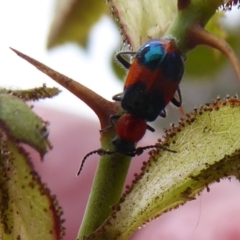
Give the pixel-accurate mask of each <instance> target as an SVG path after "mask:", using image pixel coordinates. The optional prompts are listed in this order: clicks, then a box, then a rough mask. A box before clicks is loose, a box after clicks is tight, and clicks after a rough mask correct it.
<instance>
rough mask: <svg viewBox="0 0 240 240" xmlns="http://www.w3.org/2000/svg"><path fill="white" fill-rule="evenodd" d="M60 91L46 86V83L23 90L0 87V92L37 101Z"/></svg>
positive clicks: (25, 99)
mask: <svg viewBox="0 0 240 240" xmlns="http://www.w3.org/2000/svg"><path fill="white" fill-rule="evenodd" d="M60 92H61V91H60V90H59V89H58V88H56V87H52V88H49V87H47V86H46V84H43V86H42V87H36V88H31V89H24V90H10V89H6V88H0V94H1V93H6V94H9V95H13V96H16V97H17V98H20V99H22V100H24V101H37V100H40V99H44V98H52V97H54V96H56V95H58V94H59V93H60Z"/></svg>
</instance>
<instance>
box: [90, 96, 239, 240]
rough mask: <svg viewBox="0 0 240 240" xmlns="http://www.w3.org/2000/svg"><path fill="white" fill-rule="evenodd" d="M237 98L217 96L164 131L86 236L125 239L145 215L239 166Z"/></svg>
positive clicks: (158, 211) (165, 207)
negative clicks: (101, 220)
mask: <svg viewBox="0 0 240 240" xmlns="http://www.w3.org/2000/svg"><path fill="white" fill-rule="evenodd" d="M239 119H240V100H239V99H238V97H234V98H228V99H227V100H220V99H218V100H216V101H214V102H213V103H211V104H207V105H205V106H204V107H201V108H200V109H198V110H197V109H196V110H195V111H194V112H193V113H192V114H189V115H187V118H186V119H185V120H181V121H180V122H179V126H172V129H170V130H166V136H165V138H166V139H165V141H164V145H166V146H167V147H168V148H170V149H173V150H176V151H177V153H175V154H173V153H170V152H167V151H164V150H161V151H158V152H154V153H152V154H151V157H150V159H149V161H148V162H147V163H146V162H145V163H144V165H143V167H142V172H141V173H140V174H139V175H138V176H136V179H135V180H134V181H133V184H132V186H130V187H129V188H128V190H127V192H126V193H125V194H124V195H123V196H122V198H121V199H120V202H119V203H118V204H116V205H115V207H114V211H113V213H112V215H111V216H110V217H109V218H108V219H107V220H106V222H105V224H104V225H103V226H101V227H100V228H99V229H98V231H97V232H95V233H94V234H93V235H91V237H90V236H89V237H87V238H86V239H105V240H107V239H111V240H113V239H118V240H121V239H128V238H129V236H130V235H131V234H132V233H133V232H134V231H135V230H136V229H137V228H138V227H140V226H141V225H143V224H144V223H145V222H147V221H148V220H149V219H152V218H154V217H157V216H159V215H161V214H162V213H164V212H166V211H169V210H170V209H172V208H175V207H177V206H179V205H180V204H183V203H185V202H187V201H190V200H193V199H194V196H195V195H196V194H197V193H199V192H200V191H201V190H202V189H203V188H204V187H206V186H208V184H210V183H212V182H214V181H218V180H219V179H220V178H223V177H226V176H232V175H235V176H237V177H239V174H240V172H239V169H240V121H239Z"/></svg>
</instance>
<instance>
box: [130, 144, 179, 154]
mask: <svg viewBox="0 0 240 240" xmlns="http://www.w3.org/2000/svg"><path fill="white" fill-rule="evenodd" d="M151 148H157V149H163V150H166V151H168V152H172V153H177V151H175V150H171V149H169V148H166V147H164V146H162V145H158V144H156V145H150V146H145V147H138V148H136V149H135V151H134V154H135V156H136V155H137V156H139V155H141V154H142V153H143V152H144V151H145V150H147V149H151Z"/></svg>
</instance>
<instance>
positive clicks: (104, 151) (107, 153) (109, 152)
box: [77, 148, 116, 176]
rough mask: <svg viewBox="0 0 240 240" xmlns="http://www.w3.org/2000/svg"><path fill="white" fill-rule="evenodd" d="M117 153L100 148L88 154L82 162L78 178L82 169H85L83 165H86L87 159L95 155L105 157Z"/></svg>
mask: <svg viewBox="0 0 240 240" xmlns="http://www.w3.org/2000/svg"><path fill="white" fill-rule="evenodd" d="M114 153H116V151H107V150H104V149H102V148H99V149H97V150H94V151H91V152H89V153H88V154H86V155H85V156H84V158H83V160H82V162H81V165H80V167H79V170H78V172H77V176H79V174H80V173H81V171H82V169H83V165H84V163H85V162H86V160H87V158H88V157H89V156H91V155H93V154H98V155H99V156H103V155H112V154H114Z"/></svg>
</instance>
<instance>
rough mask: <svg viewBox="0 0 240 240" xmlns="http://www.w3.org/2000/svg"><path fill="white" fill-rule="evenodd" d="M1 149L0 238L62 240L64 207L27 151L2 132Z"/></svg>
mask: <svg viewBox="0 0 240 240" xmlns="http://www.w3.org/2000/svg"><path fill="white" fill-rule="evenodd" d="M0 149H1V151H0V171H1V172H0V186H1V188H0V239H3V240H8V239H9V240H12V239H24V240H32V239H34V240H38V239H39V240H42V239H44V240H59V239H62V237H63V235H64V229H63V228H62V226H61V224H62V220H61V218H60V217H61V215H62V210H61V209H60V207H59V206H58V204H57V201H56V198H55V197H54V196H51V195H50V191H49V190H48V189H47V188H46V186H45V185H43V184H42V182H41V181H40V177H39V176H38V175H37V173H36V172H35V171H34V169H33V166H32V164H31V163H30V161H29V159H28V156H27V154H26V153H25V151H24V150H23V149H22V148H18V147H16V145H15V143H14V142H11V141H9V140H7V138H6V136H5V135H4V134H2V133H1V132H0Z"/></svg>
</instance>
